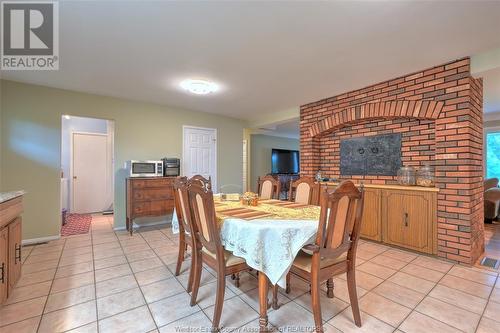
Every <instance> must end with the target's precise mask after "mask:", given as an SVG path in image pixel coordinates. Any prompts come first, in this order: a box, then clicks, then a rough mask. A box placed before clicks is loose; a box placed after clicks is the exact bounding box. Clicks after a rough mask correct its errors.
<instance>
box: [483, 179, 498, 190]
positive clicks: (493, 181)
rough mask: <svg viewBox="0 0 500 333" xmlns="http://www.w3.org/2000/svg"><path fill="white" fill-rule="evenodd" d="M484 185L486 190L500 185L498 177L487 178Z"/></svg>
mask: <svg viewBox="0 0 500 333" xmlns="http://www.w3.org/2000/svg"><path fill="white" fill-rule="evenodd" d="M483 185H484V191H486V190H488V189H490V188H493V187H498V178H488V179H485V180H484V184H483Z"/></svg>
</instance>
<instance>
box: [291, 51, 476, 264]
mask: <svg viewBox="0 0 500 333" xmlns="http://www.w3.org/2000/svg"><path fill="white" fill-rule="evenodd" d="M482 123H483V122H482V80H481V79H477V78H473V77H472V76H471V74H470V59H469V58H464V59H459V60H455V61H452V62H449V63H446V64H443V65H439V66H435V67H432V68H429V69H425V70H422V71H419V72H415V73H411V74H408V75H405V76H401V77H398V78H395V79H392V80H388V81H384V82H381V83H378V84H374V85H371V86H368V87H365V88H363V89H359V90H355V91H351V92H348V93H344V94H341V95H338V96H334V97H330V98H325V99H322V100H320V101H316V102H313V103H309V104H306V105H303V106H301V108H300V148H301V149H300V150H301V156H300V158H301V174H302V175H308V176H314V174H315V173H316V172H317V171H318V170H321V171H322V172H323V173H324V174H325V176H327V177H331V178H337V179H340V180H342V179H353V180H355V181H357V182H364V183H373V184H395V183H396V176H387V175H361V174H359V175H350V176H346V175H342V174H341V173H340V141H341V140H344V139H349V138H354V137H360V136H376V135H383V134H394V133H400V134H401V137H402V139H401V161H402V164H403V165H413V166H416V167H419V166H421V165H423V164H424V163H430V164H431V165H432V166H433V167H434V170H435V176H436V187H437V188H439V192H438V195H437V222H438V223H437V240H438V244H437V254H438V256H440V257H444V258H447V259H450V260H454V261H458V262H463V263H467V264H473V263H474V262H475V261H476V260H477V258H478V257H479V256H480V254H481V253H482V252H483V251H484V226H483V190H482V186H483V185H482V179H483V143H482V141H483V136H482Z"/></svg>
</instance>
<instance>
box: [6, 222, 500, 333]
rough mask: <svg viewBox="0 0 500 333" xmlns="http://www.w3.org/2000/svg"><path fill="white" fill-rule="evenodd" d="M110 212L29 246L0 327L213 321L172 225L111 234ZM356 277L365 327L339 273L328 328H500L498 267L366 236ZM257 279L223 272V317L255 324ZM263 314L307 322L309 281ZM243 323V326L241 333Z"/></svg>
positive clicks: (121, 327) (210, 295)
mask: <svg viewBox="0 0 500 333" xmlns="http://www.w3.org/2000/svg"><path fill="white" fill-rule="evenodd" d="M112 223H113V221H112V217H103V216H96V217H95V218H94V222H93V224H92V230H91V233H89V234H87V235H78V236H73V237H66V238H62V239H60V240H57V241H53V242H50V243H48V244H41V245H37V246H30V247H25V248H24V250H23V257H24V258H23V259H24V266H23V276H22V278H21V280H20V281H19V283H18V285H17V287H16V289H15V290H14V293H13V295H12V297H11V298H10V299H9V301H8V302H7V304H5V305H3V306H2V307H1V308H0V332H1V333H4V332H13V333H14V332H15V333H22V332H37V331H38V332H153V331H154V332H158V331H159V332H179V331H180V329H182V328H193V329H194V330H192V332H203V329H205V332H206V331H207V330H206V329H207V328H208V327H210V318H211V317H212V314H213V305H214V302H215V290H216V288H215V277H214V275H213V274H212V272H211V271H209V270H207V269H204V271H203V275H202V286H201V288H200V292H199V297H198V298H199V302H198V305H196V306H194V307H191V306H189V295H188V294H187V292H186V286H187V277H188V267H189V261H188V262H186V263H185V264H184V265H183V270H182V273H181V275H180V276H178V277H174V275H173V271H174V269H175V262H176V253H177V244H178V243H177V237H176V236H175V235H173V234H172V233H171V230H170V229H169V228H165V227H163V228H149V229H146V228H142V229H140V230H139V231H138V232H136V233H135V234H134V236H133V237H130V236H129V235H128V234H127V233H126V232H123V231H120V232H113V230H112ZM357 283H358V292H359V302H360V306H361V309H362V321H363V327H362V328H360V329H359V328H357V327H355V326H354V324H353V321H352V314H351V309H350V307H349V298H348V294H347V286H346V282H345V276H339V277H336V278H335V298H334V299H329V298H327V297H326V295H324V297H323V298H322V299H321V305H322V312H323V319H324V321H325V331H326V332H377V333H378V332H382V333H383V332H406V333H419V332H422V333H424V332H425V333H429V332H467V333H468V332H481V333H485V332H500V280H499V279H498V274H497V272H492V271H487V270H482V269H479V268H469V267H464V266H459V265H454V264H452V263H449V262H445V261H441V260H436V259H433V258H429V257H426V256H420V255H417V254H414V253H411V252H406V251H400V250H397V249H393V248H390V247H388V246H384V245H380V244H375V243H370V242H364V241H362V242H361V244H360V246H359V251H358V267H357ZM257 291H258V290H257V279H256V278H255V277H254V276H253V275H250V274H248V273H245V274H243V275H242V277H241V287H240V288H236V287H235V286H234V284H233V283H232V281H231V280H230V279H228V287H227V291H226V301H225V304H224V309H223V314H222V321H221V324H222V326H223V327H224V330H225V331H227V332H229V331H231V330H235V331H240V332H244V331H245V330H246V332H248V331H252V330H253V331H255V330H254V329H255V328H257V327H258V292H257ZM280 303H281V304H282V306H281V308H280V309H278V310H271V311H270V313H269V321H270V324H271V325H272V327H273V328H275V329H276V328H278V329H280V330H281V331H285V332H286V331H288V332H297V331H301V330H302V331H307V330H308V329H310V328H311V327H312V326H313V317H312V313H311V312H310V309H311V307H310V295H309V293H308V286H307V285H306V284H305V283H303V282H301V281H299V280H295V279H292V292H291V293H290V294H288V295H287V294H284V293H282V294H280ZM244 329H245V330H244Z"/></svg>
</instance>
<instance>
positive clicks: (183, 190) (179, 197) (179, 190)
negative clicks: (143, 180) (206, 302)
mask: <svg viewBox="0 0 500 333" xmlns="http://www.w3.org/2000/svg"><path fill="white" fill-rule="evenodd" d="M188 204H189V203H188V194H187V178H186V177H177V178H176V179H175V181H174V205H175V212H176V214H177V220H178V221H179V255H178V256H177V266H176V267H175V276H178V275H179V274H180V271H181V266H182V263H183V262H184V259H185V254H186V252H187V249H188V247H191V253H193V252H194V250H193V249H195V248H196V247H195V244H194V241H195V238H194V237H192V235H193V230H196V229H194V228H193V224H192V219H191V214H190V211H189V210H188V208H189V207H188ZM191 259H192V260H194V258H193V256H192V258H191ZM193 273H194V269H193V263H191V268H190V269H189V280H188V285H187V292H188V293H189V292H191V289H192V285H193Z"/></svg>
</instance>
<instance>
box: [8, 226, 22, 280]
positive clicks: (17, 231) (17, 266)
mask: <svg viewBox="0 0 500 333" xmlns="http://www.w3.org/2000/svg"><path fill="white" fill-rule="evenodd" d="M21 241H22V224H21V218H20V217H18V218H17V219H16V220H15V221H14V222H12V223H11V224H9V289H12V288H14V286H15V285H16V283H17V281H18V280H19V278H20V277H21V260H22V259H21V258H22V255H21V251H22V248H21Z"/></svg>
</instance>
